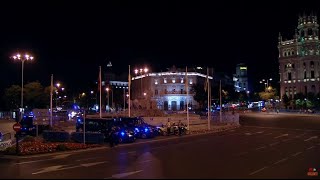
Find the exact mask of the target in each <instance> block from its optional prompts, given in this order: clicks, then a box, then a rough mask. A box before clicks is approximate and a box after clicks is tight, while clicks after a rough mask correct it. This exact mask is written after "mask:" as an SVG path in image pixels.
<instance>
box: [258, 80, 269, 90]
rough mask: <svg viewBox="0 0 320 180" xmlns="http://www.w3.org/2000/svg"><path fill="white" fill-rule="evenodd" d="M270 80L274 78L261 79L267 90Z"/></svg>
mask: <svg viewBox="0 0 320 180" xmlns="http://www.w3.org/2000/svg"><path fill="white" fill-rule="evenodd" d="M269 81H272V78H269V79H267V80H265V79H262V80H261V81H260V84H262V83H264V88H265V90H267V88H268V87H269Z"/></svg>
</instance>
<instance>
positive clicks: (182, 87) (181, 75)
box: [131, 68, 212, 111]
mask: <svg viewBox="0 0 320 180" xmlns="http://www.w3.org/2000/svg"><path fill="white" fill-rule="evenodd" d="M190 70H192V69H191V68H190ZM206 77H207V76H206V75H205V74H201V73H199V72H195V71H191V72H189V70H188V72H187V76H186V70H185V69H176V68H171V69H169V70H168V71H167V72H156V73H146V74H142V75H138V76H135V77H133V78H132V86H131V89H132V92H131V96H132V99H140V98H144V97H145V96H149V97H150V98H151V100H154V101H155V102H156V103H157V108H158V109H161V110H169V111H170V110H171V111H179V110H186V108H187V102H188V104H189V106H188V107H189V109H190V108H197V107H198V103H197V102H196V101H195V100H194V99H193V96H194V92H193V91H192V85H193V84H197V83H201V84H202V85H203V86H204V84H203V83H204V82H205V79H206ZM208 79H212V76H208ZM187 89H188V93H187Z"/></svg>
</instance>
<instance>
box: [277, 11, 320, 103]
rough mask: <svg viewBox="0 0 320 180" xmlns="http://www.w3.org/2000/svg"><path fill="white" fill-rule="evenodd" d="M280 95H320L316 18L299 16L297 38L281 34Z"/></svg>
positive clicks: (319, 46)
mask: <svg viewBox="0 0 320 180" xmlns="http://www.w3.org/2000/svg"><path fill="white" fill-rule="evenodd" d="M278 40H279V43H278V50H279V74H280V95H281V98H282V96H283V95H284V94H286V95H287V96H288V97H293V96H294V95H295V94H297V93H300V92H301V93H303V94H307V93H308V92H313V93H319V92H320V42H319V24H318V20H317V17H316V16H314V15H311V16H305V15H304V16H300V17H299V19H298V26H297V29H296V31H295V35H294V38H293V39H291V40H286V41H283V40H282V36H281V34H280V33H279V38H278Z"/></svg>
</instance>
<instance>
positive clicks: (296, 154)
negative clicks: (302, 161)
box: [291, 152, 302, 157]
mask: <svg viewBox="0 0 320 180" xmlns="http://www.w3.org/2000/svg"><path fill="white" fill-rule="evenodd" d="M301 153H302V152H297V153H295V154H292V155H291V156H294V157H295V156H298V155H299V154H301Z"/></svg>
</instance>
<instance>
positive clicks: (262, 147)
mask: <svg viewBox="0 0 320 180" xmlns="http://www.w3.org/2000/svg"><path fill="white" fill-rule="evenodd" d="M264 148H266V147H265V146H261V147H259V148H256V150H259V149H264Z"/></svg>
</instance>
